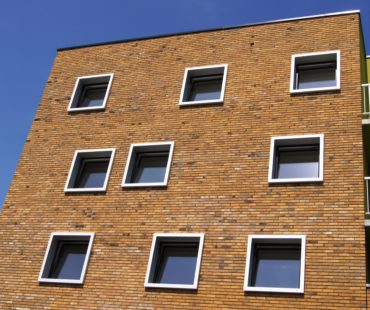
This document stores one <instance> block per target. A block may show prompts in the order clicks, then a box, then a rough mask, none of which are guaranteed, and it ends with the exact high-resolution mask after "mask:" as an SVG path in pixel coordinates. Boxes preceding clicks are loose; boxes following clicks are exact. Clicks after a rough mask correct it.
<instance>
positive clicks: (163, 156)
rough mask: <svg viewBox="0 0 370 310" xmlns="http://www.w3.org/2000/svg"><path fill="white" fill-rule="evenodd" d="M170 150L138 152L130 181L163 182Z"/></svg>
mask: <svg viewBox="0 0 370 310" xmlns="http://www.w3.org/2000/svg"><path fill="white" fill-rule="evenodd" d="M167 162H168V152H147V153H146V152H142V153H137V154H136V158H135V164H134V170H133V171H132V177H131V182H130V183H151V182H163V181H164V178H165V175H166V168H167Z"/></svg>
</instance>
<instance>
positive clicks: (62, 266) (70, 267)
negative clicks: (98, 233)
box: [49, 241, 88, 279]
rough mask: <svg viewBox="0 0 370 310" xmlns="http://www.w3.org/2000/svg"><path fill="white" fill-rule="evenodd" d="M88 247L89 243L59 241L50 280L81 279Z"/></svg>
mask: <svg viewBox="0 0 370 310" xmlns="http://www.w3.org/2000/svg"><path fill="white" fill-rule="evenodd" d="M87 247H88V242H81V241H79V242H73V241H59V242H58V245H57V249H56V252H55V257H54V260H53V263H52V267H51V269H50V274H49V278H56V279H79V278H80V277H81V273H82V268H83V265H84V262H85V257H86V252H87Z"/></svg>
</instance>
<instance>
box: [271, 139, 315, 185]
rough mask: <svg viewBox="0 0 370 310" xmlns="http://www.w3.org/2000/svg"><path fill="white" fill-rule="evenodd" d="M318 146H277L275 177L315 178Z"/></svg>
mask: <svg viewBox="0 0 370 310" xmlns="http://www.w3.org/2000/svg"><path fill="white" fill-rule="evenodd" d="M318 176H319V146H318V145H309V146H284V147H277V151H276V171H275V176H274V177H275V178H278V179H289V178H317V177H318Z"/></svg>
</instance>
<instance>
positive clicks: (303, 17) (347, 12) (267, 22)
mask: <svg viewBox="0 0 370 310" xmlns="http://www.w3.org/2000/svg"><path fill="white" fill-rule="evenodd" d="M356 13H358V14H360V13H361V12H360V10H351V11H341V12H333V13H325V14H317V15H307V16H301V17H291V18H284V19H275V20H270V21H266V22H257V23H248V24H241V25H236V26H225V27H215V28H206V29H203V30H194V31H184V32H176V33H168V34H159V35H152V36H145V37H139V38H129V39H123V40H114V41H106V42H100V43H92V44H82V45H75V46H68V47H62V48H58V49H57V51H58V52H61V51H66V50H73V49H78V48H85V47H93V46H101V45H110V44H119V43H126V42H133V41H143V40H149V39H160V38H166V37H173V36H177V35H187V34H195V33H202V32H211V31H217V30H229V29H236V28H243V27H251V26H260V25H268V24H275V23H283V22H289V21H295V20H305V19H313V18H322V17H332V16H339V15H349V14H356ZM366 58H370V55H368V56H366Z"/></svg>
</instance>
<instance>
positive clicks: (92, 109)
mask: <svg viewBox="0 0 370 310" xmlns="http://www.w3.org/2000/svg"><path fill="white" fill-rule="evenodd" d="M104 109H105V106H97V107H86V108H70V109H68V112H84V111H95V110H104Z"/></svg>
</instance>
